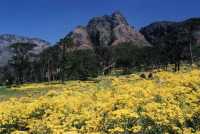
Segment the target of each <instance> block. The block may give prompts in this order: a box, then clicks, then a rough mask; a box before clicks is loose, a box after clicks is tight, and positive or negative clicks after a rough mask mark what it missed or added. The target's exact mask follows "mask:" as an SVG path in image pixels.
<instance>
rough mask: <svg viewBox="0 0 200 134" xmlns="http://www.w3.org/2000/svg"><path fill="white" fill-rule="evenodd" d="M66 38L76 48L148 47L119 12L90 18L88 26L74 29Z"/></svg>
mask: <svg viewBox="0 0 200 134" xmlns="http://www.w3.org/2000/svg"><path fill="white" fill-rule="evenodd" d="M68 36H70V37H72V39H73V41H74V44H75V46H77V47H78V48H94V47H105V46H113V45H118V44H121V43H125V42H133V44H137V45H138V44H140V45H141V46H146V45H149V43H148V42H147V41H146V40H145V38H144V36H143V35H142V34H141V33H139V32H137V31H135V30H134V29H133V28H132V27H131V26H130V25H129V24H128V22H127V20H126V19H125V17H124V16H123V15H122V14H121V13H120V12H114V13H113V14H112V15H104V16H100V17H94V18H92V19H91V20H90V21H89V22H88V24H87V25H86V26H85V27H84V26H79V27H77V28H75V30H73V31H72V32H71V33H70V34H68Z"/></svg>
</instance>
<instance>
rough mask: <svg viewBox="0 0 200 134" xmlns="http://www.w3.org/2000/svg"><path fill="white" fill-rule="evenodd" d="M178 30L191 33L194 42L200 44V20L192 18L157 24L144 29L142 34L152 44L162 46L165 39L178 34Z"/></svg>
mask: <svg viewBox="0 0 200 134" xmlns="http://www.w3.org/2000/svg"><path fill="white" fill-rule="evenodd" d="M178 28H179V29H180V28H181V29H183V30H185V31H189V33H190V34H191V36H192V42H194V44H200V18H191V19H188V20H186V21H182V22H169V21H162V22H156V23H152V24H150V25H148V26H146V27H144V28H142V29H141V30H140V32H141V33H142V34H143V35H144V36H145V38H146V39H147V40H148V41H149V42H150V43H151V44H153V45H161V44H162V43H163V39H165V38H166V37H167V36H168V35H170V34H173V33H176V34H177V32H178ZM176 31H177V32H176Z"/></svg>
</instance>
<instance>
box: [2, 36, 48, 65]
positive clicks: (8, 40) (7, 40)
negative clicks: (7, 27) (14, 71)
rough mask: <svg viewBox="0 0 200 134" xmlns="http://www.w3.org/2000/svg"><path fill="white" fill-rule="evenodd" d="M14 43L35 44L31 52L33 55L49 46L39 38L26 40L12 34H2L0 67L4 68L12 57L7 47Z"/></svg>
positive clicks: (26, 38)
mask: <svg viewBox="0 0 200 134" xmlns="http://www.w3.org/2000/svg"><path fill="white" fill-rule="evenodd" d="M14 43H30V44H36V47H34V50H33V53H35V54H39V53H41V52H42V50H44V49H45V48H47V47H48V46H49V45H50V43H49V42H47V41H45V40H42V39H39V38H28V37H23V36H17V35H13V34H2V35H0V67H2V66H5V65H6V64H7V63H8V60H9V59H10V57H11V56H12V53H11V52H10V50H9V46H10V45H12V44H14Z"/></svg>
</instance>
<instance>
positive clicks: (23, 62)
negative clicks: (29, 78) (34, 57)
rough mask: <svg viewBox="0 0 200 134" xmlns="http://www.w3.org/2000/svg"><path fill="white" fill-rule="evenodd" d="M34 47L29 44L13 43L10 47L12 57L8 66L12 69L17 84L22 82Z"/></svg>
mask: <svg viewBox="0 0 200 134" xmlns="http://www.w3.org/2000/svg"><path fill="white" fill-rule="evenodd" d="M35 46H36V45H35V44H29V43H15V44H12V45H11V46H10V49H11V51H12V53H13V56H12V57H11V60H10V61H9V64H10V65H11V66H12V67H13V69H14V71H15V73H16V77H17V80H16V81H17V83H19V84H21V83H23V82H24V77H25V72H26V71H29V69H28V68H29V67H30V60H31V57H30V55H31V50H32V49H33V48H34V47H35Z"/></svg>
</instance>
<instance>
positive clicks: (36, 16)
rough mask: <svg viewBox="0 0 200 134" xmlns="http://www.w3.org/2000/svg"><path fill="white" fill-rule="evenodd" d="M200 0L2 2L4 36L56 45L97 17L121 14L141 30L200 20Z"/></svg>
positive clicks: (32, 0)
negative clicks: (155, 24)
mask: <svg viewBox="0 0 200 134" xmlns="http://www.w3.org/2000/svg"><path fill="white" fill-rule="evenodd" d="M199 6H200V0H0V18H1V19H0V34H3V33H10V34H17V35H23V36H30V37H39V38H42V39H45V40H47V41H50V42H52V43H55V42H56V41H58V40H59V39H60V38H62V37H63V36H65V35H66V34H67V33H68V32H69V31H71V30H72V29H73V28H74V27H76V26H77V25H86V24H87V22H88V20H89V19H90V18H92V17H94V16H101V15H104V14H111V13H112V12H113V11H115V10H118V11H121V12H122V13H123V14H124V16H125V17H126V18H127V19H128V21H129V23H130V24H131V25H133V26H134V27H136V28H137V29H139V28H140V27H142V26H145V25H147V24H150V23H152V22H154V21H161V20H173V21H180V20H184V19H187V18H190V17H200V8H199Z"/></svg>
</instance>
